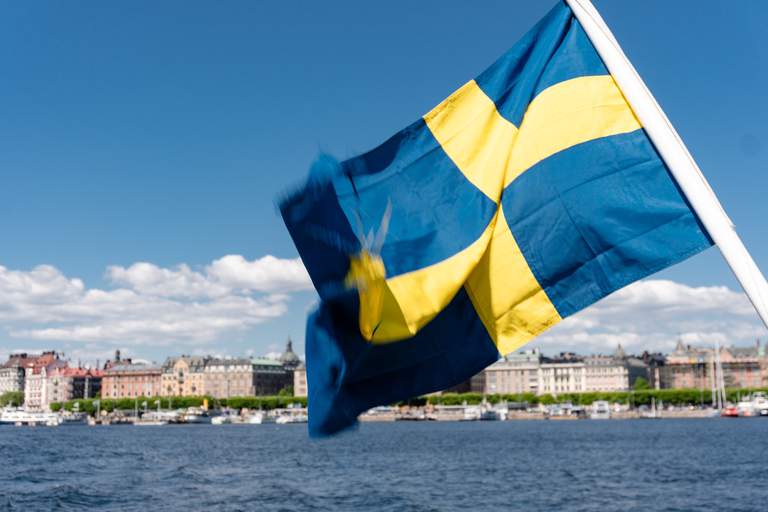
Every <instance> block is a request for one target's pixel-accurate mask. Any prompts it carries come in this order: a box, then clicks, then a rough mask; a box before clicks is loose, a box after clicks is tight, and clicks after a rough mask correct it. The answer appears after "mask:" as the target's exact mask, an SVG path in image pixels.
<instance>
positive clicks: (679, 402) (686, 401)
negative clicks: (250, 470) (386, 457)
mask: <svg viewBox="0 0 768 512" xmlns="http://www.w3.org/2000/svg"><path fill="white" fill-rule="evenodd" d="M756 391H762V392H768V388H755V389H743V388H741V389H728V390H726V398H727V400H728V401H730V402H733V403H735V402H737V401H738V400H739V398H740V397H743V396H746V395H748V394H751V393H753V392H756ZM483 399H485V400H486V401H488V402H489V403H492V404H495V403H499V402H523V403H528V404H530V405H537V404H543V405H551V404H556V403H563V402H571V403H572V404H574V405H591V404H592V403H593V402H595V401H596V400H607V401H608V402H611V403H620V404H627V405H630V406H633V407H638V406H641V405H650V404H651V402H652V400H653V399H655V400H656V403H659V402H663V403H664V404H668V405H676V406H687V405H711V404H712V393H711V391H710V390H707V389H640V390H633V391H621V392H589V393H563V394H559V395H557V396H554V395H535V394H533V393H521V394H513V395H503V394H497V395H482V394H480V393H443V394H442V395H433V396H428V397H422V398H420V399H414V400H410V401H408V402H404V403H407V404H410V405H423V404H426V403H429V404H432V405H461V404H464V403H466V404H469V405H476V404H479V403H481V402H482V401H483Z"/></svg>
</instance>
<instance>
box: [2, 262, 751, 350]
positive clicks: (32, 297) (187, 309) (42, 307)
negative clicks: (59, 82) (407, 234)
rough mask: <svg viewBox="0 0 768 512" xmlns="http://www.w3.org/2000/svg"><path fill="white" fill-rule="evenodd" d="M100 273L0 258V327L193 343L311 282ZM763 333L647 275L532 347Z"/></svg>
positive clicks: (222, 268)
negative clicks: (94, 281)
mask: <svg viewBox="0 0 768 512" xmlns="http://www.w3.org/2000/svg"><path fill="white" fill-rule="evenodd" d="M105 279H106V281H107V283H109V285H110V286H108V287H106V289H100V288H89V287H87V286H86V285H85V284H84V282H83V281H82V280H81V279H78V278H76V277H69V276H66V275H64V274H63V273H62V272H61V271H59V270H58V269H57V268H55V267H53V266H50V265H41V266H38V267H35V268H33V269H32V270H27V271H24V270H12V269H8V268H5V267H2V266H0V329H2V330H4V331H6V333H7V335H8V336H9V337H10V338H14V339H17V340H30V341H42V342H51V343H54V342H79V343H81V344H82V346H83V347H92V350H97V348H98V347H102V346H103V344H105V343H107V344H120V345H121V346H131V345H132V346H141V345H150V344H151V345H152V346H162V345H171V344H173V345H177V346H178V345H179V344H182V345H188V346H191V347H190V350H194V349H195V346H200V347H202V346H204V345H205V344H208V343H210V342H212V341H219V340H221V339H223V338H225V337H226V336H227V335H228V334H230V333H232V332H238V331H247V330H248V329H251V328H253V327H254V326H256V325H258V324H260V323H263V322H265V321H268V320H270V319H274V318H277V317H280V316H282V315H284V314H285V313H286V311H287V303H288V301H290V299H291V294H293V293H295V292H299V291H303V290H311V289H312V285H311V282H310V280H309V276H308V275H307V272H306V270H305V269H304V266H303V265H302V263H301V261H300V260H299V259H280V258H276V257H274V256H269V255H268V256H264V257H262V258H258V259H255V260H247V259H246V258H244V257H243V256H240V255H227V256H224V257H222V258H219V259H217V260H214V261H212V262H210V263H209V264H207V265H204V266H201V267H199V268H197V269H194V268H192V267H190V266H189V265H186V264H181V265H177V266H175V267H171V268H163V267H160V266H157V265H155V264H153V263H148V262H138V263H134V264H132V265H130V266H127V267H122V266H110V267H108V268H107V269H106V272H105ZM295 322H297V323H303V322H304V318H303V317H302V318H296V319H295ZM765 335H766V331H765V329H764V327H763V326H762V324H761V323H760V321H759V320H758V319H757V316H756V314H755V313H754V311H753V309H752V306H751V305H750V304H749V302H748V300H747V299H746V297H745V296H744V295H743V294H742V293H741V292H736V291H733V290H731V289H729V288H727V287H724V286H701V287H692V286H688V285H685V284H682V283H678V282H674V281H669V280H658V279H657V280H653V279H649V280H646V281H640V282H638V283H635V284H633V285H631V286H629V287H627V288H625V289H623V290H621V291H619V292H617V293H615V294H613V295H612V296H610V297H608V298H606V299H604V300H602V301H601V302H599V303H597V304H595V305H594V306H592V307H590V308H588V309H586V310H584V311H582V312H581V313H579V314H577V315H575V316H573V317H571V318H568V319H566V320H565V321H563V322H562V323H561V324H559V325H557V326H556V327H555V328H553V329H552V330H550V331H549V332H547V333H545V334H544V335H543V336H541V337H540V338H539V339H538V340H535V342H534V345H536V346H539V347H541V348H542V349H543V350H544V351H545V353H549V354H553V353H556V352H559V351H564V350H572V351H576V352H580V353H608V352H611V351H613V350H614V349H615V347H616V345H617V344H618V343H621V344H622V345H623V346H624V347H625V348H627V349H628V350H630V351H634V352H642V351H643V350H646V349H647V350H659V351H669V350H672V349H673V348H674V345H675V343H676V341H677V339H678V338H682V339H683V341H684V342H686V343H697V344H712V343H714V341H715V340H717V341H718V342H720V343H721V344H731V343H735V344H745V343H752V342H754V339H755V338H756V337H764V336H765ZM0 350H2V348H0ZM89 350H90V349H89Z"/></svg>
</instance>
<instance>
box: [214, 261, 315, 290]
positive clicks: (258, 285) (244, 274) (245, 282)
mask: <svg viewBox="0 0 768 512" xmlns="http://www.w3.org/2000/svg"><path fill="white" fill-rule="evenodd" d="M206 272H207V273H208V275H209V276H210V277H211V278H213V279H216V280H218V282H220V283H222V284H224V285H227V286H230V287H232V288H240V289H243V290H253V291H260V292H292V291H299V290H308V289H310V288H312V284H311V282H310V280H309V274H307V270H306V269H305V268H304V265H303V264H302V263H301V260H300V259H299V258H296V259H293V260H283V259H279V258H275V257H274V256H270V255H267V256H264V257H262V258H259V259H257V260H254V261H248V260H246V259H245V258H243V257H242V256H240V255H237V254H230V255H227V256H224V257H223V258H219V259H218V260H216V261H214V262H213V263H211V264H210V265H208V267H206Z"/></svg>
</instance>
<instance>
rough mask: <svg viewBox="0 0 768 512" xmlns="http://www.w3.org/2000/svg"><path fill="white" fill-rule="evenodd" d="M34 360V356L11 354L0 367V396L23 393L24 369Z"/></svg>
mask: <svg viewBox="0 0 768 512" xmlns="http://www.w3.org/2000/svg"><path fill="white" fill-rule="evenodd" d="M36 358H37V357H36V356H30V355H28V354H25V353H19V354H11V356H10V357H9V358H8V361H6V362H5V363H3V365H2V366H0V395H2V394H3V393H8V392H17V391H22V392H23V391H24V376H25V374H26V370H25V368H26V367H27V366H29V365H30V364H32V363H33V362H34V360H35V359H36Z"/></svg>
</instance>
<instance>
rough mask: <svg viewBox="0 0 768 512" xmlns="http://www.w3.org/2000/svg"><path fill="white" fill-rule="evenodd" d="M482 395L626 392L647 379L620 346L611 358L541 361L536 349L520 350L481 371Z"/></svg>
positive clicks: (568, 357) (566, 357)
mask: <svg viewBox="0 0 768 512" xmlns="http://www.w3.org/2000/svg"><path fill="white" fill-rule="evenodd" d="M481 375H483V378H484V387H483V389H482V392H483V393H488V394H497V393H498V394H511V395H516V394H524V393H533V394H537V395H543V394H551V395H558V394H561V393H584V392H589V391H627V390H629V389H631V388H632V385H633V384H634V382H635V380H636V379H637V378H639V377H643V378H646V379H648V375H649V374H648V365H647V364H646V363H645V361H644V360H643V359H642V358H637V357H632V356H627V355H626V354H625V353H624V350H623V349H622V347H621V345H619V346H618V347H617V349H616V352H615V353H614V354H612V355H595V356H586V357H582V356H578V355H576V354H573V353H569V352H567V353H561V354H560V355H558V356H556V357H545V356H543V355H542V354H541V352H540V351H539V350H538V349H530V350H522V351H520V352H516V353H514V354H510V355H508V356H506V357H503V358H501V359H499V360H498V361H497V362H495V363H494V364H492V365H490V366H489V367H488V368H486V369H485V370H483V372H482V373H481Z"/></svg>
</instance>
